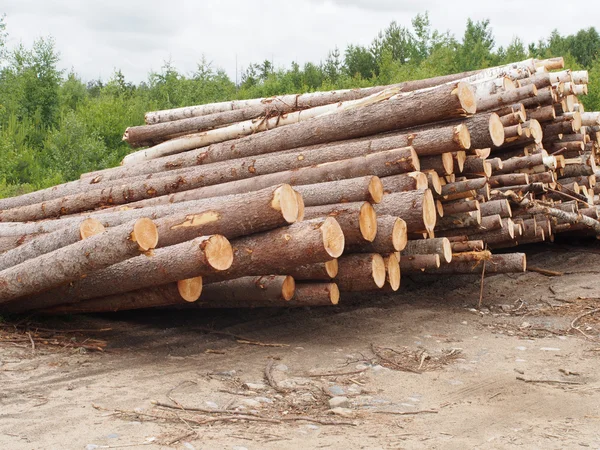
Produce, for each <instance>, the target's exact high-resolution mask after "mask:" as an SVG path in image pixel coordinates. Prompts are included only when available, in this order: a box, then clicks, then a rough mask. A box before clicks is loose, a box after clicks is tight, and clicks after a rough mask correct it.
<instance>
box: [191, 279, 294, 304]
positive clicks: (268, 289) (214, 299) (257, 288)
mask: <svg viewBox="0 0 600 450" xmlns="http://www.w3.org/2000/svg"><path fill="white" fill-rule="evenodd" d="M295 289H296V283H295V281H294V279H293V278H292V277H290V276H288V275H263V276H259V277H242V278H236V279H233V280H227V281H222V282H220V283H213V284H207V285H205V286H204V288H203V289H202V295H201V296H200V301H199V302H197V303H193V304H191V305H194V307H196V306H203V305H210V307H212V308H223V307H240V306H242V307H244V306H245V307H252V306H259V305H260V306H284V305H285V304H286V303H287V302H289V301H290V300H291V299H292V298H293V297H294V291H295ZM234 305H235V306H234Z"/></svg>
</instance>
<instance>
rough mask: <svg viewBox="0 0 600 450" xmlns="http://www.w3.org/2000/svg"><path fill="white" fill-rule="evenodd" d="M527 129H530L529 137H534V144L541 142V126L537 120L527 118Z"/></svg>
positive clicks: (542, 134)
mask: <svg viewBox="0 0 600 450" xmlns="http://www.w3.org/2000/svg"><path fill="white" fill-rule="evenodd" d="M529 130H530V131H531V137H532V138H533V139H534V141H535V143H536V144H539V143H540V142H542V139H543V137H544V132H543V131H542V126H541V125H540V123H539V122H538V121H537V120H535V119H531V120H529Z"/></svg>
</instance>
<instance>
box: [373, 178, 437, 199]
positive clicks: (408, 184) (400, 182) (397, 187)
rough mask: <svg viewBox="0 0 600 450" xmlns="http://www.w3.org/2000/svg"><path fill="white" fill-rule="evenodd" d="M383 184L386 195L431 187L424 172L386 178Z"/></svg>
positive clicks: (382, 180) (383, 179)
mask: <svg viewBox="0 0 600 450" xmlns="http://www.w3.org/2000/svg"><path fill="white" fill-rule="evenodd" d="M438 181H439V179H438ZM381 183H382V184H383V191H384V193H386V194H391V193H394V192H404V191H414V190H416V189H427V187H428V185H429V182H428V179H427V175H425V174H424V173H423V172H409V173H401V174H399V175H392V176H389V177H384V178H382V179H381ZM377 203H379V202H377Z"/></svg>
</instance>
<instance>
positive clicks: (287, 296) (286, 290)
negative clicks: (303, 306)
mask: <svg viewBox="0 0 600 450" xmlns="http://www.w3.org/2000/svg"><path fill="white" fill-rule="evenodd" d="M295 292H296V282H295V281H294V278H293V277H290V276H289V275H288V276H286V277H285V280H283V283H282V285H281V297H282V298H283V299H284V300H285V301H286V302H289V301H290V300H291V299H292V298H294V293H295Z"/></svg>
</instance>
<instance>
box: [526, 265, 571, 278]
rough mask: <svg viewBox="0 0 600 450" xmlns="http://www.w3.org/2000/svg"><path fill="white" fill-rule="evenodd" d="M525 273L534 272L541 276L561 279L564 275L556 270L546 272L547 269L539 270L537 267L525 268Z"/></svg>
mask: <svg viewBox="0 0 600 450" xmlns="http://www.w3.org/2000/svg"><path fill="white" fill-rule="evenodd" d="M527 271H528V272H536V273H539V274H542V275H546V276H547V277H562V276H563V275H564V272H558V271H556V270H548V269H541V268H539V267H532V266H527Z"/></svg>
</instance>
